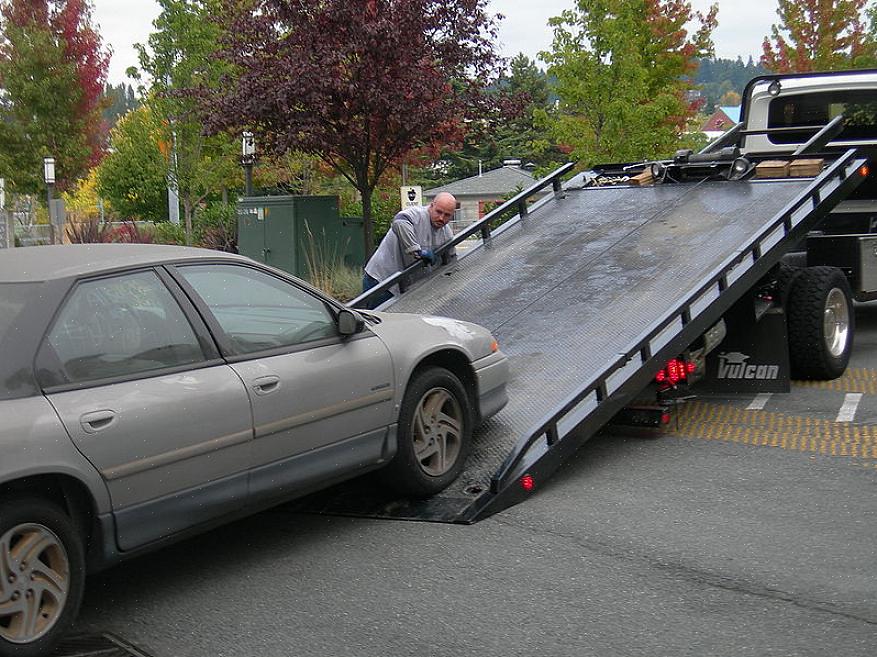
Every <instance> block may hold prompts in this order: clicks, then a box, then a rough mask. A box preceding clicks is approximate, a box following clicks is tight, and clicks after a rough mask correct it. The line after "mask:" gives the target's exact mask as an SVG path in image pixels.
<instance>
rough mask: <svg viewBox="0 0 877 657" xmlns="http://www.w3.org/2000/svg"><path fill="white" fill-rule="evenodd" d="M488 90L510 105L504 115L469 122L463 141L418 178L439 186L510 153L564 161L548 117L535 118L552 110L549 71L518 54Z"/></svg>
mask: <svg viewBox="0 0 877 657" xmlns="http://www.w3.org/2000/svg"><path fill="white" fill-rule="evenodd" d="M490 93H493V94H496V95H497V99H496V100H497V104H498V105H501V106H503V107H504V108H505V110H507V111H504V112H502V114H501V120H495V121H487V122H483V121H482V122H478V123H477V124H475V125H473V126H471V128H470V130H469V132H468V133H467V135H466V137H465V138H464V140H463V143H462V146H460V147H458V148H453V149H445V150H444V151H443V152H442V154H441V158H440V162H439V163H440V165H441V166H440V167H431V168H428V169H424V170H422V171H421V172H419V173H420V175H419V179H422V180H423V181H426V182H427V184H429V185H430V186H438V185H440V184H443V183H445V182H449V181H453V180H459V179H460V178H466V177H468V176H472V175H475V173H476V172H477V171H478V170H479V166H480V167H481V168H483V169H484V170H489V169H495V168H497V167H499V166H502V163H503V161H504V160H506V159H509V158H514V159H520V160H522V161H523V162H525V163H534V164H536V165H537V166H543V165H544V166H550V165H551V164H553V163H556V162H558V161H562V160H565V156H564V155H563V154H561V153H560V152H559V151H557V149H556V147H555V144H554V142H553V140H552V137H551V135H550V133H549V130H548V128H547V127H546V126H545V125H544V122H543V121H540V120H538V119H537V115H538V113H539V112H543V113H544V112H546V111H548V110H549V107H550V97H551V89H550V87H549V83H548V76H547V75H546V74H545V72H544V71H543V70H541V69H540V68H539V67H538V66H537V65H536V62H534V61H533V60H531V59H530V58H529V57H527V56H526V55H525V54H523V53H520V54H518V55H516V56H515V57H514V58H512V60H511V61H510V62H509V67H508V70H507V71H505V72H504V73H503V74H502V76H501V77H500V79H499V80H498V81H497V83H496V85H495V88H494V89H491V91H490Z"/></svg>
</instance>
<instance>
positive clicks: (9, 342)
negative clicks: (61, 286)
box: [0, 283, 44, 399]
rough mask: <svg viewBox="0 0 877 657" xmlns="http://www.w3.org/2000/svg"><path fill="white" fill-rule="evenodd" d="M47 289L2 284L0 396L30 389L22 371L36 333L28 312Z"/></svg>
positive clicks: (21, 392)
mask: <svg viewBox="0 0 877 657" xmlns="http://www.w3.org/2000/svg"><path fill="white" fill-rule="evenodd" d="M43 289H44V288H43V284H42V283H0V399H5V398H10V397H17V396H23V395H26V394H28V393H29V392H30V387H29V386H27V385H25V384H26V383H27V382H26V381H25V380H24V379H23V378H22V370H21V365H22V361H24V362H27V361H28V360H29V359H32V358H33V354H32V353H31V354H26V353H23V351H26V350H27V348H26V347H24V345H25V344H26V343H27V342H28V341H29V339H30V338H31V337H32V335H31V333H32V332H33V326H32V325H30V324H29V323H28V322H27V321H25V320H26V317H25V314H26V311H27V310H28V308H29V307H30V306H32V305H33V304H38V303H39V302H40V300H41V297H42V294H43Z"/></svg>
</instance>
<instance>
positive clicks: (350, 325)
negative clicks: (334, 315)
mask: <svg viewBox="0 0 877 657" xmlns="http://www.w3.org/2000/svg"><path fill="white" fill-rule="evenodd" d="M364 326H365V322H364V321H363V320H362V317H360V316H359V315H358V314H357V313H355V312H353V311H352V310H348V309H346V308H345V309H343V310H341V311H340V312H339V313H338V332H339V333H340V334H341V335H353V334H355V333H359V332H360V331H362V329H363V327H364Z"/></svg>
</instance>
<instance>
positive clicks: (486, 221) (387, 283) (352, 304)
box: [347, 162, 575, 308]
mask: <svg viewBox="0 0 877 657" xmlns="http://www.w3.org/2000/svg"><path fill="white" fill-rule="evenodd" d="M573 167H575V163H574V162H568V163H566V164H564V165H563V166H562V167H559V168H557V169H555V170H554V171H552V172H551V173H550V174H549V175H547V176H546V177H545V178H542V179H541V180H539V181H537V182H535V183H534V184H533V185H531V186H530V187H528V188H527V189H525V190H523V191H522V192H519V193H517V194H515V195H514V196H513V197H512V198H510V199H509V200H508V201H506V202H505V203H503V204H502V205H500V206H498V207H496V208H494V209H493V210H491V211H490V212H488V213H487V214H486V215H484V216H483V217H482V218H481V219H479V220H478V221H476V222H475V223H473V224H472V225H471V226H469V227H468V228H466V229H465V230H462V231H460V232H459V233H457V234H456V235H454V237H453V239H451V240H450V241H449V242H446V243H445V244H443V245H442V246H440V247H439V248H437V249H436V250H435V255H436V256H437V257H441V256H443V255H444V254H446V253H448V252H449V251H450V250H451V249H452V248H453V247H455V246H456V245H457V244H460V243H461V242H463V241H464V240H466V239H468V238H469V237H471V236H473V235H475V234H476V233H481V239H482V240H484V241H485V242H487V241H488V240H489V239H490V235H491V232H492V230H493V228H492V225H491V224H492V223H493V222H494V221H495V220H496V219H498V218H499V217H501V216H502V215H504V214H505V213H507V212H509V211H510V210H515V209H516V210H517V211H518V216H520V217H525V216H527V214H529V207H528V206H527V200H528V199H529V198H530V197H531V196H533V195H535V194H538V193H539V192H541V191H542V190H543V189H545V188H546V187H548V186H549V185H550V186H551V187H552V189H553V190H554V195H555V197H557V196H560V195H561V194H562V192H563V181H562V180H561V178H562V177H563V176H564V175H565V174H567V173H569V171H571V170H572V169H573ZM426 266H427V265H426V263H425V262H421V261H417V262H414V263H412V264H410V265H409V266H408V267H406V268H405V269H403V270H402V271H399V272H396V273H395V274H393V275H392V276H390V277H388V278H386V279H385V280H383V281H381V282H380V284H378V285H376V286H375V287H373V288H371V289H369V290H368V291H366V292H363V293H362V294H360V295H359V296H358V297H356V298H355V299H352V300H351V301H348V302H347V306H348V307H349V308H360V307H362V304H363V303H364V302H365V301H367V300H368V299H371V298H373V297H375V296H377V295H378V294H380V293H381V292H384V291H386V290H389V289H390V288H392V287H394V286H396V285H400V289H401V288H402V285H401V284H402V283H404V281H405V279H406V277H407V276H408V275H410V274H412V273H414V272H415V271H417V270H418V269H421V268H424V267H426ZM403 291H404V290H403Z"/></svg>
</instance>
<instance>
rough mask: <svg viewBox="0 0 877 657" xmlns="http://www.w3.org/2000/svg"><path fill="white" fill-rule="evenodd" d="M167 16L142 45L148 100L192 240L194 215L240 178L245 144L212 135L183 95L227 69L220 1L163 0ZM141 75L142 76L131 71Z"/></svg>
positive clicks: (158, 21) (161, 17) (160, 1)
mask: <svg viewBox="0 0 877 657" xmlns="http://www.w3.org/2000/svg"><path fill="white" fill-rule="evenodd" d="M158 4H159V6H160V7H161V12H160V13H159V16H158V18H156V19H155V21H154V22H153V27H154V32H152V34H150V36H149V40H148V42H147V44H145V45H144V44H138V45H137V46H136V48H137V50H138V54H139V59H140V69H141V71H142V73H143V74H145V79H143V84H144V91H148V93H149V98H148V100H147V101H146V102H148V104H149V105H150V108H151V112H152V114H153V116H154V117H155V118H156V119H157V120H158V122H159V126H160V128H159V129H160V131H161V134H162V137H161V141H162V143H163V144H166V145H167V147H168V149H169V158H168V162H169V168H168V176H169V180H170V182H171V184H172V185H175V186H176V188H177V190H178V193H179V197H180V203H181V204H182V209H183V217H184V223H185V230H186V239H187V241H191V239H192V223H193V215H194V213H195V210H196V209H197V207H198V206H199V204H200V203H201V202H202V201H204V200H205V199H206V198H207V197H208V196H210V195H211V194H214V193H218V192H220V191H221V190H222V189H225V188H227V187H228V186H230V185H233V184H235V182H236V181H237V180H238V179H239V177H240V168H239V165H238V150H239V148H240V147H239V144H238V142H237V141H236V140H232V139H230V138H229V137H228V136H227V135H223V134H219V135H214V136H209V137H208V136H206V135H205V132H204V126H203V124H202V123H201V121H200V120H199V118H198V115H197V113H196V112H195V111H194V110H195V108H196V104H197V103H196V101H195V100H194V99H193V98H192V97H191V96H189V95H186V94H184V93H180V91H181V90H183V89H192V88H195V87H205V88H211V87H214V86H215V85H216V84H218V80H219V77H220V75H221V74H222V72H223V68H222V66H221V65H220V64H218V63H217V62H216V61H215V60H214V59H213V58H212V57H211V54H212V53H213V52H214V51H215V50H216V47H217V42H218V40H219V36H220V30H219V28H218V26H217V24H216V22H215V21H214V20H213V17H214V16H215V15H216V13H217V11H218V6H219V3H218V2H217V0H158ZM129 74H133V75H134V76H135V77H140V75H141V72H138V71H129Z"/></svg>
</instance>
